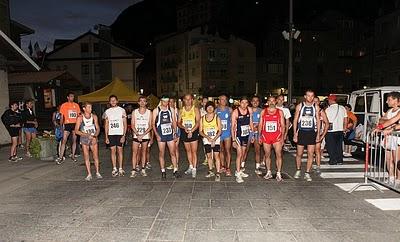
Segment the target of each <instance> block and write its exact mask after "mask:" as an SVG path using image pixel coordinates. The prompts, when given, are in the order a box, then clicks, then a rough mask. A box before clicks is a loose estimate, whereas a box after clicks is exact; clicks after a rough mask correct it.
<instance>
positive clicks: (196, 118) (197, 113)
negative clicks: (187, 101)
mask: <svg viewBox="0 0 400 242" xmlns="http://www.w3.org/2000/svg"><path fill="white" fill-rule="evenodd" d="M194 114H195V115H196V117H195V124H194V127H193V129H192V130H191V132H192V133H193V132H194V131H195V130H196V129H198V128H199V124H200V118H201V115H200V110H199V109H198V108H197V107H195V108H194Z"/></svg>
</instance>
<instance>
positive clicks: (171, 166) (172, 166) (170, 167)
mask: <svg viewBox="0 0 400 242" xmlns="http://www.w3.org/2000/svg"><path fill="white" fill-rule="evenodd" d="M166 169H167V170H173V169H174V165H172V164H171V165H169V166H167V167H166Z"/></svg>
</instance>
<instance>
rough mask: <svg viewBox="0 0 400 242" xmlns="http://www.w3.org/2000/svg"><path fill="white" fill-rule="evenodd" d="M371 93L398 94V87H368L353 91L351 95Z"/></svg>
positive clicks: (399, 89) (399, 87) (399, 88)
mask: <svg viewBox="0 0 400 242" xmlns="http://www.w3.org/2000/svg"><path fill="white" fill-rule="evenodd" d="M371 91H396V92H400V86H382V87H370V88H366V89H360V90H355V91H353V92H352V93H364V92H371Z"/></svg>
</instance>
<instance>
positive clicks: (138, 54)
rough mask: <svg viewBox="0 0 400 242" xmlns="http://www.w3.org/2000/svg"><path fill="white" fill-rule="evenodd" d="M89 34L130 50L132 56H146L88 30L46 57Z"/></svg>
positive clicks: (139, 57) (141, 57)
mask: <svg viewBox="0 0 400 242" xmlns="http://www.w3.org/2000/svg"><path fill="white" fill-rule="evenodd" d="M88 35H91V36H93V37H95V38H97V39H100V40H102V41H104V42H106V43H109V44H110V45H113V46H115V47H117V48H120V49H123V50H125V51H127V52H129V53H130V54H132V56H133V57H135V58H136V59H143V57H144V56H143V55H142V54H140V53H138V52H136V51H133V50H131V49H129V48H127V47H125V46H123V45H120V44H118V43H116V42H114V41H110V40H107V39H105V38H102V37H100V36H99V35H98V34H95V33H93V32H92V31H88V32H86V33H84V34H82V35H80V36H78V37H77V38H75V39H73V40H71V41H70V42H69V43H66V44H64V45H62V46H60V47H58V48H57V49H54V50H53V51H51V52H50V53H48V54H47V55H46V57H49V56H51V55H52V54H53V53H55V52H58V51H59V50H61V49H63V48H65V47H67V46H69V45H71V44H72V43H74V42H75V41H78V40H80V39H82V38H84V37H86V36H88Z"/></svg>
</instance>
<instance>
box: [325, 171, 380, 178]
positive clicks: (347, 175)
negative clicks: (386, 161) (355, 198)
mask: <svg viewBox="0 0 400 242" xmlns="http://www.w3.org/2000/svg"><path fill="white" fill-rule="evenodd" d="M378 175H379V174H378V172H377V173H376V176H378ZM384 175H385V176H387V173H385V174H384V173H383V172H381V174H380V176H381V177H383V176H384ZM363 177H364V172H322V173H321V178H324V179H335V178H363Z"/></svg>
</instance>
